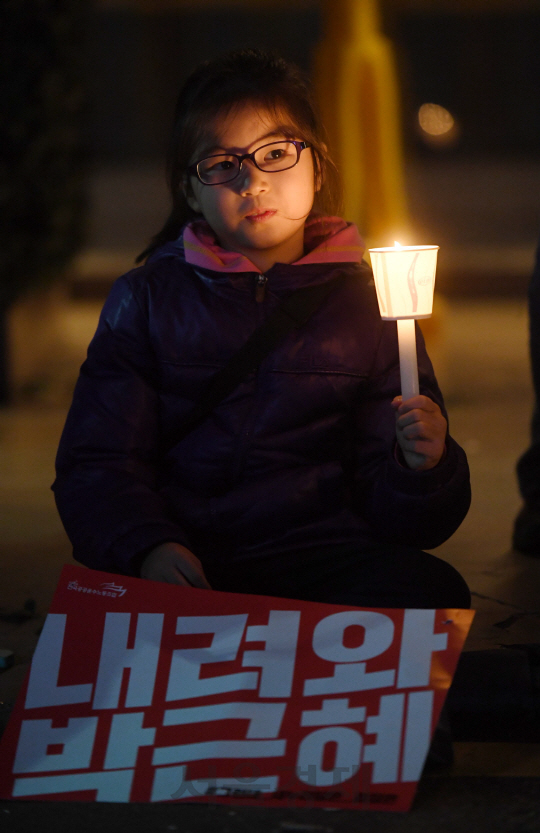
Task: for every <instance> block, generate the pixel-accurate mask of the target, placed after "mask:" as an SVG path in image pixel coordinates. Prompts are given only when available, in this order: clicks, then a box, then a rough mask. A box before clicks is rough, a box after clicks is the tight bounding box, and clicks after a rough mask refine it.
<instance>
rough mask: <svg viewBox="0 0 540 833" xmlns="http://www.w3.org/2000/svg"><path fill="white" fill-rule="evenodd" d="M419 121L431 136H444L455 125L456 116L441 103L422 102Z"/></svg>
mask: <svg viewBox="0 0 540 833" xmlns="http://www.w3.org/2000/svg"><path fill="white" fill-rule="evenodd" d="M418 123H419V125H420V127H421V128H422V130H423V131H424V132H425V133H428V134H429V135H430V136H444V134H445V133H450V131H451V130H452V129H453V127H454V125H455V120H454V117H453V116H452V114H451V113H449V112H448V110H447V109H446V108H445V107H441V105H440V104H431V103H430V104H422V106H421V107H420V109H419V110H418Z"/></svg>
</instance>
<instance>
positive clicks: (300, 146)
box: [186, 139, 311, 188]
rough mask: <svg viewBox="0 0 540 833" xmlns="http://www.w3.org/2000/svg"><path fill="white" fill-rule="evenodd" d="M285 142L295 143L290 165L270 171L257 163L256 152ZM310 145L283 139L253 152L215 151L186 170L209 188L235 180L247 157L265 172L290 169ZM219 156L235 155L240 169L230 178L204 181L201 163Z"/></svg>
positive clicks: (276, 172) (275, 172)
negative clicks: (218, 180)
mask: <svg viewBox="0 0 540 833" xmlns="http://www.w3.org/2000/svg"><path fill="white" fill-rule="evenodd" d="M285 143H288V144H289V145H294V146H295V148H296V161H295V162H293V164H292V165H289V166H288V167H287V168H280V169H279V170H277V171H269V170H266V169H265V168H261V167H260V166H259V165H257V163H256V162H255V154H256V153H258V152H259V151H260V150H262V149H263V148H267V147H270V145H279V144H285ZM310 147H311V144H310V143H309V142H300V141H298V140H295V139H282V140H280V141H277V142H267V143H266V144H265V145H260V146H259V147H258V148H255V150H253V151H252V152H251V153H213V154H211V155H210V156H205V157H204V159H199V161H198V162H194V163H193V165H190V166H189V167H188V168H186V171H187V173H188V174H190V175H191V176H196V177H197V179H198V180H199V182H200V183H201V185H207V186H208V187H209V188H212V187H213V186H215V185H227V184H228V183H229V182H234V180H235V179H236V177H237V176H238V175H239V174H240V172H241V170H242V164H243V162H244V160H245V159H249V160H250V161H251V162H253V164H254V165H255V167H256V168H258V170H259V171H263V172H264V173H265V174H280V173H282V172H283V171H290V170H291V168H294V167H295V165H298V162H299V161H300V154H301V153H302V151H303V150H306V148H310ZM219 156H233V157H234V158H235V159H238V169H237V170H236V171H235V174H234V176H232V177H231V178H230V179H225V180H223V181H222V182H204V181H203V180H202V179H201V175H200V174H199V165H201V164H202V163H203V162H205V161H206V160H207V159H215V158H217V157H219Z"/></svg>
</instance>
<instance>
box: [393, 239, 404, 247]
mask: <svg viewBox="0 0 540 833" xmlns="http://www.w3.org/2000/svg"><path fill="white" fill-rule="evenodd" d="M394 248H395V249H402V248H403V246H402V245H401V243H398V242H397V240H394Z"/></svg>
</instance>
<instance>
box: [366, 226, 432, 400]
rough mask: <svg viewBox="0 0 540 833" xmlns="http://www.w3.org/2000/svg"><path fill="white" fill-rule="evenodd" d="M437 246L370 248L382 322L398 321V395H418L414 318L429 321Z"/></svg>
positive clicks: (408, 397) (407, 397) (405, 397)
mask: <svg viewBox="0 0 540 833" xmlns="http://www.w3.org/2000/svg"><path fill="white" fill-rule="evenodd" d="M438 250H439V247H438V246H400V244H399V243H395V244H394V246H392V247H388V248H381V249H370V250H369V253H370V255H371V265H372V267H373V275H374V277H375V288H376V290H377V299H378V301H379V310H380V313H381V318H382V319H383V321H397V330H398V344H399V366H400V373H401V394H402V396H403V399H410V398H411V396H416V394H418V393H419V385H418V362H417V358H416V334H415V329H414V328H415V324H414V321H415V319H416V318H429V317H430V315H431V313H432V310H433V289H434V286H435V271H436V268H437V252H438Z"/></svg>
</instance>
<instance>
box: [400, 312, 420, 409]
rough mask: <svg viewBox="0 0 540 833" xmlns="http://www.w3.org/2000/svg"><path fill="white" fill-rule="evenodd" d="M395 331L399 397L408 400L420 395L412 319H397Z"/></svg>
mask: <svg viewBox="0 0 540 833" xmlns="http://www.w3.org/2000/svg"><path fill="white" fill-rule="evenodd" d="M397 331H398V344H399V372H400V374H401V395H402V397H403V399H410V398H411V396H417V395H418V394H419V393H420V386H419V383H418V360H417V357H416V333H415V323H414V318H402V319H401V320H399V319H398V322H397Z"/></svg>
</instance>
